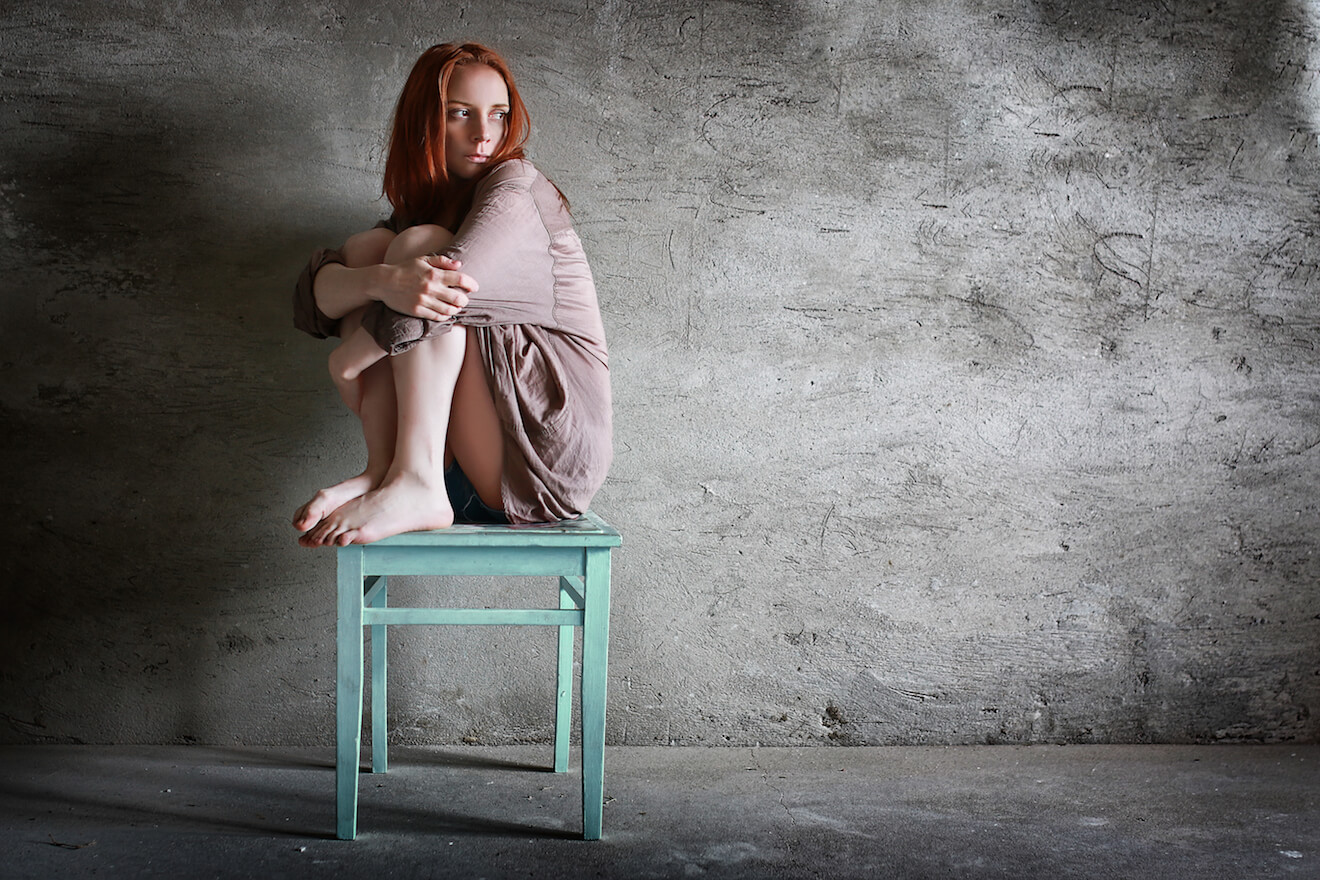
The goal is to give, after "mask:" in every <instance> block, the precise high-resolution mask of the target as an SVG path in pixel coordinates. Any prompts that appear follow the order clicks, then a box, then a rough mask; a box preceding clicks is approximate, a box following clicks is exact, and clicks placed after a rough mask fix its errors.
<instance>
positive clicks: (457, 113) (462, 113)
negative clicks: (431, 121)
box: [449, 107, 468, 119]
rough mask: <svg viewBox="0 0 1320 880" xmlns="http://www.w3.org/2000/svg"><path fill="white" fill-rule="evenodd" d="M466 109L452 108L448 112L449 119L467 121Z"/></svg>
mask: <svg viewBox="0 0 1320 880" xmlns="http://www.w3.org/2000/svg"><path fill="white" fill-rule="evenodd" d="M467 117H468V109H467V108H466V107H454V108H452V109H451V110H450V111H449V118H450V119H467Z"/></svg>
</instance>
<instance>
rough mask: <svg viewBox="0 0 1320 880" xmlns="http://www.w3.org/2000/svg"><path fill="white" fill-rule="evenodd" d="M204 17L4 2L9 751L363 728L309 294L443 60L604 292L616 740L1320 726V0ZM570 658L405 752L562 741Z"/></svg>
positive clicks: (520, 655) (461, 691)
mask: <svg viewBox="0 0 1320 880" xmlns="http://www.w3.org/2000/svg"><path fill="white" fill-rule="evenodd" d="M202 6H203V4H188V3H172V4H165V3H154V2H146V3H140V2H100V0H97V2H91V0H84V2H73V0H64V2H58V0H57V2H48V3H43V4H22V5H21V7H20V8H17V9H15V8H13V7H12V6H11V7H7V9H6V11H4V12H3V13H0V15H2V16H3V21H0V98H2V99H3V100H0V239H2V240H3V242H4V247H3V248H0V294H2V296H0V309H3V311H2V312H0V315H2V326H0V343H2V344H3V354H0V369H2V370H3V372H2V373H0V375H3V377H4V380H3V383H0V407H2V409H0V416H2V417H3V423H4V426H5V430H4V432H3V435H0V444H3V455H4V457H5V460H6V461H7V462H8V465H9V466H8V467H7V468H6V471H7V476H6V478H5V485H6V487H7V488H6V491H5V493H4V502H5V503H4V506H3V516H4V519H3V522H2V523H0V526H2V531H0V534H2V535H3V537H2V538H0V548H2V549H3V565H4V568H3V572H0V574H2V575H3V578H0V596H3V605H4V612H3V613H2V614H0V686H2V691H0V721H2V722H3V723H0V740H4V741H89V742H159V741H187V742H192V741H204V742H232V741H243V742H252V743H273V742H279V743H328V742H330V740H331V737H332V725H331V715H332V702H333V687H332V680H333V656H334V652H333V632H332V631H333V620H334V608H333V600H332V576H333V557H332V554H330V553H317V552H309V551H303V550H300V549H299V548H298V547H296V546H295V544H294V541H293V538H294V534H293V532H292V530H291V529H290V528H289V527H288V526H287V524H286V521H287V518H288V516H289V515H290V513H291V512H292V510H293V509H294V507H295V506H296V505H297V504H298V503H300V502H301V501H302V500H304V499H305V498H306V497H307V496H308V495H310V494H311V492H312V491H313V490H314V489H315V488H317V487H318V486H320V485H322V484H324V483H327V482H329V481H332V480H334V479H338V478H340V477H342V476H344V475H346V474H348V473H349V472H351V471H353V470H354V469H355V468H356V467H357V466H358V464H359V458H360V454H361V453H360V447H359V442H358V440H357V438H356V436H355V434H354V422H353V419H352V418H351V417H350V416H349V415H347V414H346V413H345V412H343V411H342V410H341V407H340V406H339V405H338V403H337V400H336V397H335V394H334V392H333V391H332V390H331V387H330V385H329V383H328V382H327V380H326V376H325V372H324V367H323V359H324V356H325V354H326V353H327V347H326V344H324V343H318V342H316V341H313V340H311V339H309V338H306V337H303V336H301V335H299V334H297V333H296V332H295V331H294V330H293V329H292V328H291V326H290V323H289V306H288V294H289V290H290V287H291V284H292V281H293V278H294V275H295V274H296V272H297V270H298V268H299V266H300V264H301V262H302V261H303V260H304V259H305V258H306V256H307V254H308V253H309V252H310V251H311V249H312V248H313V247H314V246H316V245H318V244H322V243H334V242H337V241H339V240H342V239H343V237H344V236H346V235H347V234H349V233H351V232H353V231H355V230H358V229H362V228H365V227H367V226H370V225H371V224H372V223H373V222H374V221H375V220H376V219H377V218H378V217H379V216H381V214H382V212H383V211H384V210H385V207H384V205H383V203H382V202H380V201H378V200H377V194H378V191H379V173H380V167H381V162H382V130H383V128H384V126H385V125H386V123H387V119H388V116H389V112H390V109H391V104H392V102H393V99H394V97H395V95H396V93H397V90H398V89H399V87H400V85H401V83H402V81H403V78H404V76H405V75H406V72H407V69H408V67H409V66H410V64H411V62H412V61H413V59H414V58H415V57H416V55H417V54H418V52H419V51H420V50H421V49H422V48H423V47H425V46H426V45H429V44H430V43H432V42H439V41H441V40H443V39H448V38H470V39H476V40H480V41H485V42H489V43H491V44H493V45H495V46H497V47H499V48H500V49H502V50H503V51H504V52H505V53H506V54H507V55H508V56H509V58H510V59H511V62H512V64H513V65H514V68H515V71H516V72H517V73H518V74H519V78H520V84H521V86H522V88H523V91H524V93H525V94H526V96H527V98H528V100H529V103H530V106H531V110H532V114H533V120H534V122H535V132H534V138H533V142H532V153H533V157H534V159H535V160H536V161H537V162H538V163H539V164H540V165H541V167H542V168H543V169H544V170H546V171H547V172H548V173H549V174H550V176H551V177H553V178H554V179H555V180H556V181H557V182H558V183H559V184H560V185H561V186H562V187H563V188H564V189H565V190H566V191H567V192H568V194H569V195H570V197H571V198H572V201H573V204H574V208H575V212H576V217H577V220H578V223H579V228H580V232H581V233H582V236H583V238H584V240H585V242H586V245H587V248H588V251H589V254H590V256H591V258H592V260H593V265H594V268H595V271H596V276H597V282H598V286H599V289H600V293H601V302H602V308H603V311H604V315H605V320H606V324H607V327H608V331H609V334H610V343H611V349H612V354H613V364H614V382H615V392H616V397H617V411H616V424H617V437H616V442H617V450H618V451H617V459H616V463H615V467H614V470H613V472H612V475H611V478H610V481H609V483H608V484H607V485H606V487H605V489H604V490H603V492H602V493H601V495H600V496H599V498H598V500H597V503H596V507H597V509H598V510H599V511H600V512H602V513H603V514H604V515H605V516H607V517H608V518H610V519H612V520H613V521H614V522H615V523H616V524H617V525H618V526H619V527H620V528H621V530H622V531H623V533H624V534H625V537H626V545H625V547H624V549H623V551H622V552H621V553H620V555H619V556H618V559H617V562H616V573H617V580H616V590H617V592H616V597H617V598H616V603H615V615H614V618H613V630H612V634H613V648H612V666H611V700H610V741H611V742H614V743H635V744H649V743H657V742H659V743H707V744H745V743H755V742H761V743H773V744H793V743H802V744H807V743H818V742H837V743H968V742H1045V741H1049V742H1056V741H1101V742H1111V741H1149V740H1157V741H1204V740H1217V739H1228V740H1239V739H1246V740H1289V739H1296V740H1311V741H1314V740H1315V738H1316V735H1317V731H1318V730H1320V723H1318V722H1317V719H1316V717H1315V714H1314V713H1315V711H1316V709H1317V707H1318V706H1320V558H1317V553H1316V549H1317V545H1318V544H1320V530H1318V529H1317V526H1318V524H1320V503H1318V502H1317V495H1318V492H1320V353H1318V352H1317V345H1318V344H1320V301H1318V298H1317V294H1318V293H1320V272H1318V271H1317V262H1318V260H1320V244H1318V242H1317V237H1316V236H1317V233H1318V232H1320V217H1318V214H1317V195H1316V194H1317V192H1318V191H1320V167H1318V165H1317V161H1318V160H1320V145H1317V139H1316V131H1317V123H1318V121H1320V120H1318V118H1317V117H1318V116H1320V82H1317V73H1316V71H1317V65H1320V50H1318V49H1317V46H1318V45H1320V44H1318V43H1317V37H1320V4H1316V3H1310V4H1309V5H1302V2H1301V0H1290V2H1283V0H1267V2H1251V0H1236V2H1220V3H1206V2H1201V3H1181V2H1164V3H1134V4H1101V3H1094V4H1091V3H1083V2H1075V3H1068V2H1047V0H1039V2H1028V0H964V2H957V3H955V2H949V3H929V2H915V0H913V2H889V3H879V4H872V3H861V2H848V0H841V2H823V0H822V2H783V3H778V2H743V3H739V2H713V0H712V2H696V0H692V2H671V3H661V4H659V5H658V7H657V6H655V5H652V4H628V3H618V2H605V3H599V4H591V5H588V6H578V5H574V4H569V3H555V2H548V0H542V2H537V3H515V2H508V3H481V4H472V5H458V4H453V5H446V4H443V3H420V2H418V3H385V4H379V3H366V2H332V3H327V4H320V3H315V4H314V3H293V4H284V3H274V2H259V3H238V2H232V3H227V4H223V5H221V6H220V8H219V9H218V10H215V9H212V8H210V7H211V4H206V6H207V10H206V11H205V12H203V11H201V7H202ZM192 7H197V8H196V9H194V8H192ZM477 587H478V589H481V590H488V589H493V586H492V585H488V584H478V585H477ZM406 589H407V590H409V591H412V592H414V593H415V592H417V591H421V590H429V591H432V592H435V593H436V594H438V595H440V596H441V597H443V596H446V595H449V593H450V592H451V591H452V590H454V589H455V587H454V585H451V584H425V583H416V582H414V583H411V584H409V585H407V587H406ZM532 589H533V585H531V584H520V585H517V586H516V590H515V592H523V593H527V594H530V592H529V591H531V590H532ZM542 635H545V634H541V633H537V634H535V635H534V636H531V637H529V636H526V635H525V634H523V633H520V632H516V631H509V630H483V631H477V632H473V633H461V632H459V633H456V632H444V633H434V632H425V631H423V632H418V631H401V632H400V633H399V634H398V636H397V638H396V639H395V640H394V642H393V643H392V649H393V652H394V653H393V655H392V659H393V662H394V663H395V669H396V672H397V675H398V676H399V677H398V679H397V681H398V682H399V686H398V687H396V688H394V689H393V690H392V692H391V712H392V721H393V725H394V734H395V736H396V737H397V738H398V739H399V740H400V741H409V742H440V743H445V742H456V741H463V740H467V741H472V742H505V741H509V740H520V739H532V740H535V739H544V738H545V737H547V736H548V734H549V730H550V707H551V702H550V697H551V694H550V685H549V681H550V675H551V664H550V656H551V653H550V652H551V649H552V643H551V641H550V637H549V636H548V635H545V638H541V636H542ZM405 682H409V683H408V684H405Z"/></svg>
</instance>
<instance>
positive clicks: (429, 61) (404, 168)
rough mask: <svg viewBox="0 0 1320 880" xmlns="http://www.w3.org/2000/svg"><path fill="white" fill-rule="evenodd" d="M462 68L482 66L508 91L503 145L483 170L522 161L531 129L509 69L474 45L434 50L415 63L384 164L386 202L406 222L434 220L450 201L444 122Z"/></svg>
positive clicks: (499, 59) (428, 50)
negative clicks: (449, 96) (452, 79)
mask: <svg viewBox="0 0 1320 880" xmlns="http://www.w3.org/2000/svg"><path fill="white" fill-rule="evenodd" d="M463 64H485V65H486V66H487V67H491V68H493V69H494V70H495V71H496V72H497V73H499V75H500V76H501V77H503V78H504V84H505V85H506V86H508V87H509V115H508V118H507V120H506V121H505V128H504V141H503V142H502V143H501V144H500V146H499V149H497V150H496V151H495V152H494V153H493V154H492V155H491V158H490V162H489V163H488V165H487V166H486V167H487V168H488V169H493V168H494V167H495V166H496V165H498V164H499V163H501V162H503V161H505V160H506V159H521V158H523V145H524V144H525V143H526V142H527V135H528V132H529V131H530V130H531V127H532V124H531V119H530V118H529V117H528V115H527V106H526V105H525V104H523V100H522V96H520V95H519V94H518V88H517V86H515V85H514V84H513V74H512V73H510V72H509V65H508V64H506V63H505V62H504V59H503V58H501V57H500V56H499V55H497V54H496V53H495V52H493V51H491V50H490V49H487V48H486V47H485V46H481V45H478V44H477V43H462V44H458V43H444V44H442V45H439V46H432V47H431V48H429V49H427V50H426V51H425V52H423V53H422V57H421V58H418V59H417V63H416V64H414V65H413V69H412V72H411V73H409V74H408V81H407V82H406V83H404V86H403V93H402V94H400V95H399V103H398V105H397V106H396V107H395V108H394V124H393V126H392V132H391V134H390V150H389V155H388V156H387V157H386V159H385V182H384V187H383V189H384V191H385V198H387V199H389V200H390V204H391V205H392V206H393V207H394V211H395V213H396V214H398V215H399V217H400V219H402V220H404V221H406V222H421V223H424V222H427V221H429V220H431V219H433V218H434V217H435V216H436V215H437V214H439V213H440V210H441V208H442V207H443V206H444V204H445V202H446V201H447V200H448V199H449V197H450V180H449V169H448V168H446V167H445V119H446V118H447V117H448V114H449V108H448V107H447V106H446V102H445V94H446V92H448V90H449V78H450V77H451V76H452V75H453V73H454V68H456V67H458V66H460V65H463Z"/></svg>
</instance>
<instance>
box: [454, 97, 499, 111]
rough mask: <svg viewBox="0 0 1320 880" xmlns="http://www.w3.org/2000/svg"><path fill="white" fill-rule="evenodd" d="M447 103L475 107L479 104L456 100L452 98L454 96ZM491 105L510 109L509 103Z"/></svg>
mask: <svg viewBox="0 0 1320 880" xmlns="http://www.w3.org/2000/svg"><path fill="white" fill-rule="evenodd" d="M446 103H448V104H450V105H451V106H452V105H454V104H459V105H461V106H463V107H475V106H477V105H476V104H469V103H468V102H467V101H455V100H454V99H452V98H451V99H449V101H447V102H446ZM490 106H491V107H493V108H497V109H498V108H501V107H502V108H504V109H505V110H508V109H509V105H508V104H491V105H490Z"/></svg>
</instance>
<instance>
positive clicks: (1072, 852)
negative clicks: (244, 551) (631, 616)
mask: <svg viewBox="0 0 1320 880" xmlns="http://www.w3.org/2000/svg"><path fill="white" fill-rule="evenodd" d="M391 758H392V765H391V768H390V772H389V773H388V774H385V775H382V776H372V775H366V774H364V775H363V776H362V777H361V781H362V801H361V805H360V814H359V828H360V836H359V837H358V839H357V840H356V841H352V842H345V841H338V840H334V839H333V814H334V802H333V770H332V765H331V754H330V750H328V749H293V748H237V747H236V748H215V747H199V746H177V747H175V746H153V747H140V746H104V747H102V746H22V747H3V748H0V768H3V769H2V770H0V877H3V878H28V877H31V878H42V880H48V878H78V877H135V878H136V877H188V878H193V877H225V878H228V877H261V878H281V877H318V876H325V877H331V876H333V877H380V878H384V877H391V878H393V877H462V878H480V877H537V878H555V877H574V878H576V877H627V878H644V877H757V878H768V877H821V878H848V877H877V878H890V877H893V878H904V877H931V878H944V877H955V878H956V877H1003V878H1036V877H1040V878H1059V877H1085V878H1108V877H1113V878H1141V877H1151V878H1161V880H1176V878H1192V877H1196V878H1270V877H1320V746H1066V747H1060V746H1034V747H1011V746H986V747H959V748H914V747H908V748H802V749H761V748H758V749H748V748H728V749H695V748H612V749H609V750H608V752H607V756H606V770H607V778H606V784H607V789H608V800H607V804H606V807H605V838H604V839H603V840H601V841H598V842H591V843H588V842H584V841H582V840H578V839H576V837H577V835H578V834H579V832H580V830H581V826H580V823H581V813H580V811H581V800H580V798H581V794H580V788H579V786H580V777H579V776H578V775H577V773H576V772H573V771H570V772H569V773H568V774H559V775H556V774H553V773H549V772H547V771H546V770H545V769H543V768H544V766H545V765H546V764H547V762H548V761H549V750H548V747H517V748H461V749H459V748H425V749H424V748H397V749H395V750H393V752H392V754H391Z"/></svg>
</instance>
